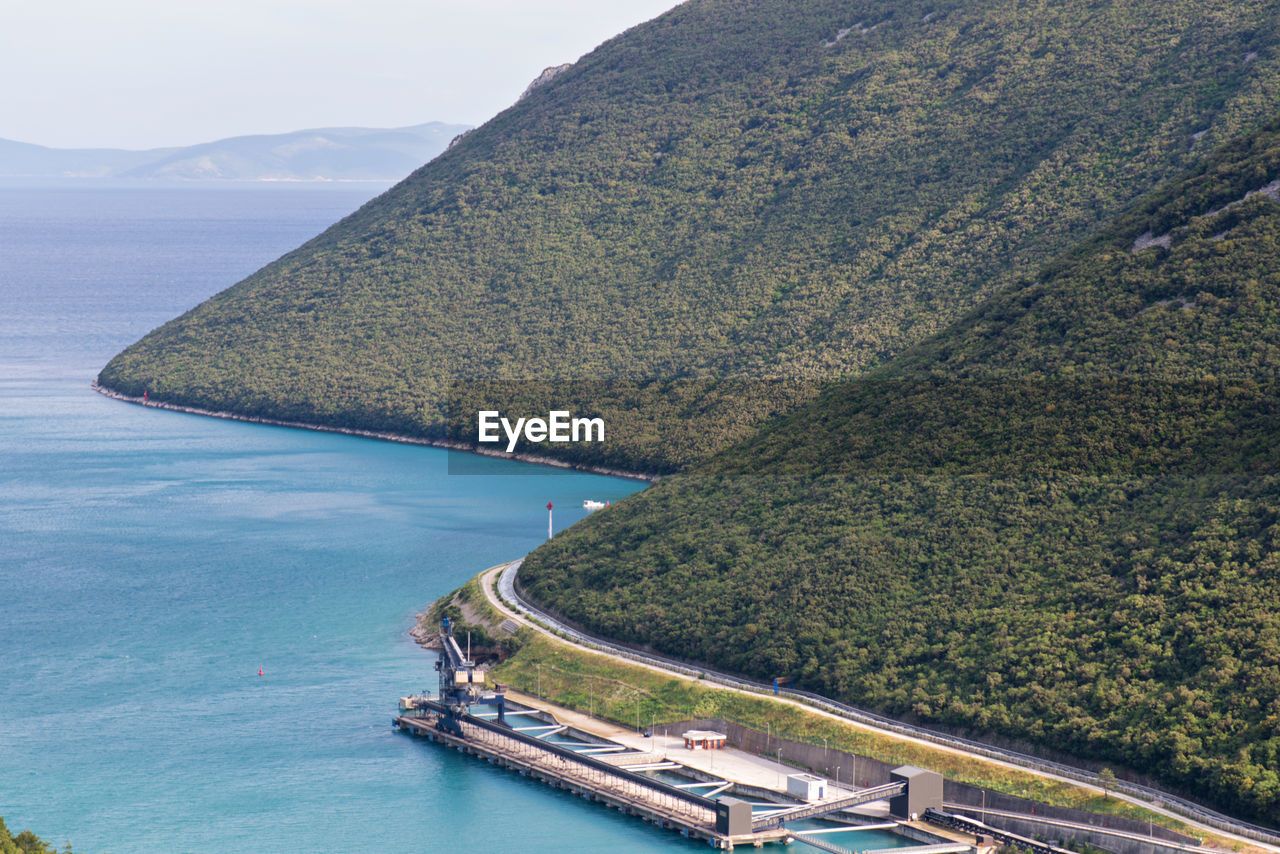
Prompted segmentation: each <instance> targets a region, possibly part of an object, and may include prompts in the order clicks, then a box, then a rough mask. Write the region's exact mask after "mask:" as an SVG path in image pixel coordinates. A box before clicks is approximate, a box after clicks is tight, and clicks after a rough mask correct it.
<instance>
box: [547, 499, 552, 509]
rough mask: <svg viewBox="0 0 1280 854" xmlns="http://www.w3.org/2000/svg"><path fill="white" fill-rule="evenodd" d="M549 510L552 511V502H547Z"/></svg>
mask: <svg viewBox="0 0 1280 854" xmlns="http://www.w3.org/2000/svg"><path fill="white" fill-rule="evenodd" d="M547 509H548V510H550V509H551V502H550V501H548V502H547Z"/></svg>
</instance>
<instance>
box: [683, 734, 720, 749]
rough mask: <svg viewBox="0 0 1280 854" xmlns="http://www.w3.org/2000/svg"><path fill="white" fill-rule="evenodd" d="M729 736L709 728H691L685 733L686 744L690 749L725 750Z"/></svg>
mask: <svg viewBox="0 0 1280 854" xmlns="http://www.w3.org/2000/svg"><path fill="white" fill-rule="evenodd" d="M728 737H729V736H727V735H725V734H724V733H722V732H716V731H714V730H709V729H691V730H689V731H688V732H686V733H685V734H684V746H685V747H687V748H688V749H689V750H723V749H724V743H725V739H727V738H728Z"/></svg>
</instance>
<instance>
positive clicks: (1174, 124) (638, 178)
mask: <svg viewBox="0 0 1280 854" xmlns="http://www.w3.org/2000/svg"><path fill="white" fill-rule="evenodd" d="M1276 12H1277V8H1276V6H1275V4H1274V3H1273V2H1260V0H1207V2H1203V1H1202V0H1195V2H1192V0H1169V2H1164V3H1159V4H1151V3H1145V2H1138V0H1117V2H1111V3H1106V4H1097V3H1087V2H1084V0H1066V2H1058V3H1052V4H1048V3H1040V2H1020V0H986V2H963V3H962V2H957V0H947V1H946V2H935V0H909V2H900V1H899V0H859V2H848V0H805V2H798V1H797V2H786V3H778V2H773V0H768V2H766V0H690V2H687V3H685V4H684V5H682V6H680V7H678V8H676V9H674V10H672V11H671V12H669V13H667V14H665V15H663V16H661V17H659V18H657V19H655V20H654V21H651V22H649V23H647V24H644V25H641V26H639V27H636V28H633V29H632V30H630V31H628V32H626V33H624V34H622V35H621V36H619V37H617V38H615V39H613V40H612V41H610V42H608V43H606V44H605V45H603V46H601V47H600V48H598V49H597V50H596V51H594V52H592V53H591V54H589V55H588V56H586V57H584V58H583V59H581V60H580V61H578V62H577V63H576V64H575V65H574V66H573V67H572V68H570V69H568V70H566V71H564V72H563V73H561V74H559V75H558V76H556V77H555V79H554V80H552V81H551V82H550V83H548V84H547V85H545V86H541V87H538V88H537V89H535V90H534V91H532V92H531V93H530V94H529V96H528V97H527V98H525V99H523V100H521V101H520V102H519V103H517V104H515V105H514V106H513V107H511V108H510V109H508V110H507V111H505V112H503V113H502V114H500V115H499V116H497V117H496V118H494V119H493V120H492V121H490V122H489V123H487V124H486V125H484V126H483V127H481V128H478V129H476V130H475V131H473V132H471V133H470V134H468V135H467V136H466V137H465V138H464V139H462V140H461V141H460V142H459V143H458V144H456V145H455V146H453V148H452V149H450V150H449V151H448V152H446V153H445V154H443V155H442V156H440V157H438V158H436V159H435V160H434V161H433V162H431V163H430V164H428V165H427V166H425V167H424V168H422V169H421V170H419V171H418V172H416V173H414V174H413V175H412V176H411V177H410V178H409V179H407V180H406V181H404V182H403V183H401V184H400V185H398V186H397V187H395V188H394V189H392V190H391V191H390V192H388V193H387V194H385V195H384V196H382V197H380V198H378V199H376V200H374V201H373V202H371V203H369V204H368V205H367V206H366V207H364V208H363V209H362V210H360V211H359V212H357V213H356V214H354V215H352V216H351V217H349V218H348V219H346V220H344V221H343V222H341V223H339V224H337V225H336V226H334V227H333V228H331V229H330V230H329V231H327V232H326V233H324V234H323V235H321V236H319V237H317V238H316V239H314V240H312V241H311V242H309V243H307V244H306V245H304V246H302V247H300V248H299V249H298V250H296V251H294V252H292V253H290V254H289V255H287V256H285V257H284V258H282V259H280V260H279V261H277V262H275V263H273V264H271V265H269V266H268V267H266V268H265V269H263V270H262V271H260V272H259V273H257V274H255V275H254V276H251V277H250V278H249V279H247V280H246V281H244V282H242V283H240V284H238V285H236V286H235V287H233V288H230V289H229V290H227V291H225V292H224V293H222V294H219V295H218V296H216V297H214V298H213V299H211V300H209V301H208V302H206V303H204V304H203V305H201V306H199V307H197V308H196V309H194V310H192V311H191V312H189V313H187V314H186V315H184V316H182V317H180V318H178V319H176V320H174V321H172V322H170V323H168V324H166V325H165V326H163V327H161V328H160V329H158V330H156V331H155V332H153V333H151V334H150V335H148V336H147V337H146V338H144V339H143V340H142V341H140V342H138V343H137V344H135V345H134V346H132V347H130V348H129V349H127V350H126V351H125V352H123V353H121V354H120V355H119V356H117V357H116V358H115V359H113V360H112V361H111V363H110V364H109V365H108V366H107V367H106V368H105V369H104V370H103V371H102V374H101V376H100V382H101V384H102V385H104V386H106V387H109V388H112V389H116V390H118V391H122V392H126V393H131V394H136V395H140V394H142V392H143V391H144V390H146V391H148V392H149V395H150V397H151V399H153V400H162V401H169V402H173V403H178V404H187V405H195V406H201V407H207V408H211V409H220V410H230V411H233V412H238V413H241V414H245V415H262V416H269V417H276V418H284V419H291V420H300V421H307V422H313V423H320V424H328V425H341V426H348V427H357V428H368V429H377V430H393V431H399V432H402V433H406V434H411V435H417V436H436V437H439V436H443V435H445V434H447V433H452V434H453V435H455V436H457V437H461V438H464V439H465V438H469V437H471V436H474V430H473V428H469V425H470V422H471V420H473V419H474V413H475V411H476V409H477V408H481V407H484V408H491V407H492V408H499V409H503V410H511V411H518V414H520V415H532V414H536V413H538V412H540V411H545V410H546V409H548V408H550V407H552V406H555V407H567V408H571V409H573V410H574V411H575V412H578V413H581V414H592V415H594V414H599V415H603V416H604V417H605V418H606V421H607V423H608V424H609V433H608V441H607V442H606V443H604V444H603V445H573V446H567V447H568V449H569V450H567V451H564V450H563V449H564V448H565V447H566V446H551V447H549V448H548V447H547V446H541V447H540V448H539V449H538V450H540V451H543V452H548V453H565V454H566V455H567V456H570V457H571V458H573V459H575V460H577V461H579V462H584V463H596V464H609V465H615V466H622V467H626V468H630V469H633V470H643V471H659V472H662V471H671V470H674V469H678V468H681V467H683V466H685V465H687V464H689V463H691V462H694V461H697V460H700V459H704V458H706V457H707V456H708V455H709V454H711V453H712V452H714V451H715V450H717V449H719V448H723V447H727V446H728V445H730V444H732V443H733V442H735V441H738V440H741V439H743V438H745V437H746V436H749V435H750V434H751V432H752V431H753V430H754V428H755V427H756V426H757V425H758V424H760V423H761V422H762V421H763V420H764V419H766V418H768V417H770V416H771V415H774V414H776V413H778V412H780V411H786V410H789V409H791V408H793V407H794V406H796V405H798V404H799V403H802V402H803V401H804V400H807V399H810V398H811V397H812V396H813V395H814V394H815V393H817V391H818V390H819V389H821V388H822V387H823V386H824V385H825V384H826V383H828V382H829V381H831V380H833V379H835V378H839V377H846V376H849V375H853V374H856V373H858V372H861V371H863V370H865V369H866V368H868V367H871V366H874V365H876V364H878V363H882V362H883V361H885V360H886V359H888V358H890V357H891V356H892V355H893V354H895V353H897V352H899V351H901V350H902V349H904V348H905V347H907V346H908V345H910V344H912V343H914V342H918V341H919V340H921V339H922V338H924V337H926V336H927V335H929V334H932V333H935V332H937V331H939V330H941V329H943V328H945V327H946V326H947V325H948V324H949V323H950V322H952V321H954V320H955V319H956V318H957V317H958V316H959V315H960V314H961V313H962V312H963V311H965V310H967V309H969V308H971V307H972V306H973V305H975V304H976V303H977V302H978V301H979V300H980V299H981V298H982V297H983V296H985V295H987V294H989V293H991V292H993V291H994V290H996V289H998V288H999V287H1000V286H1002V285H1003V284H1005V283H1007V282H1008V281H1009V280H1010V279H1011V277H1014V276H1017V275H1022V274H1025V273H1026V272H1027V271H1028V270H1032V269H1035V268H1036V267H1037V266H1038V265H1039V264H1040V263H1042V262H1043V261H1045V260H1046V259H1047V258H1049V257H1051V256H1053V255H1054V254H1055V253H1057V252H1059V251H1061V250H1062V249H1064V248H1065V247H1067V246H1068V245H1070V244H1071V243H1073V242H1075V241H1077V240H1079V239H1081V238H1082V237H1083V236H1085V235H1086V234H1087V233H1089V232H1090V231H1091V230H1092V229H1094V228H1096V227H1097V226H1098V224H1099V223H1101V222H1103V221H1105V220H1106V219H1108V218H1110V217H1111V216H1113V215H1115V214H1116V213H1117V212H1118V211H1120V210H1121V209H1122V208H1123V206H1124V205H1125V204H1127V203H1129V202H1130V201H1132V199H1133V198H1135V197H1136V196H1137V195H1138V194H1140V193H1141V192H1143V191H1144V190H1145V189H1146V188H1148V187H1150V186H1152V185H1153V183H1154V182H1155V181H1156V180H1157V179H1159V178H1162V177H1166V176H1168V175H1171V174H1174V173H1175V172H1176V171H1177V170H1178V169H1180V168H1183V167H1185V166H1186V165H1188V164H1189V163H1191V162H1193V161H1194V160H1195V159H1196V158H1197V157H1199V156H1201V155H1202V153H1203V152H1204V151H1207V150H1210V149H1211V148H1212V147H1213V146H1214V145H1216V144H1218V143H1220V142H1222V141H1224V140H1227V139H1230V138H1232V137H1233V136H1235V135H1236V134H1238V133H1240V132H1241V131H1243V130H1247V129H1249V128H1251V127H1255V126H1256V125H1257V123H1258V122H1260V121H1262V120H1263V119H1264V118H1265V117H1266V116H1267V115H1269V114H1270V111H1271V110H1272V109H1273V108H1274V106H1275V92H1276V91H1277V90H1278V89H1280V54H1278V53H1277V47H1278V44H1277V42H1278V40H1280V39H1278V34H1277V26H1278V23H1277V18H1278V16H1277V14H1276Z"/></svg>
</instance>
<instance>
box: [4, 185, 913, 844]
mask: <svg viewBox="0 0 1280 854" xmlns="http://www.w3.org/2000/svg"><path fill="white" fill-rule="evenodd" d="M378 189H379V188H376V187H356V188H350V189H332V188H330V189H315V188H305V187H279V186H271V187H230V188H227V187H218V188H195V187H187V188H152V187H147V188H142V187H137V188H118V187H117V188H111V187H108V186H105V185H104V186H92V185H89V186H85V185H77V184H68V185H63V186H49V187H35V186H15V185H9V186H6V185H0V816H3V817H4V819H5V820H6V822H7V823H8V825H9V827H10V828H11V829H12V830H14V831H15V832H16V831H17V830H19V829H27V828H29V829H31V830H34V831H35V832H37V833H38V834H39V835H40V836H42V837H44V838H45V839H46V840H50V841H53V842H55V843H57V844H61V843H62V842H63V841H66V840H69V841H71V842H72V844H73V845H74V847H75V850H76V851H77V852H90V854H96V852H103V851H109V852H114V854H122V852H133V851H137V852H181V851H193V852H259V851H272V852H329V851H354V852H373V851H387V852H409V851H441V850H475V851H479V850H505V851H520V852H575V851H583V852H586V851H591V852H656V851H663V852H670V851H692V850H701V849H702V846H701V845H696V844H694V843H690V842H687V841H685V840H683V839H681V838H679V837H677V836H676V835H675V834H673V833H671V832H670V831H662V830H658V829H655V828H653V827H651V826H649V825H647V824H644V823H642V822H640V821H638V820H636V819H631V818H625V817H622V816H620V815H619V814H618V813H616V812H611V811H609V810H607V809H604V808H602V807H600V806H597V805H592V804H589V803H586V802H583V801H582V800H580V799H577V798H574V797H572V796H570V795H568V794H566V793H563V792H557V791H552V790H550V789H547V788H545V787H543V786H542V785H540V784H536V783H532V782H529V781H527V780H526V779H524V778H521V777H519V776H517V775H515V774H512V773H510V772H507V771H503V770H500V769H495V768H493V767H491V766H489V765H486V764H483V763H480V762H477V761H475V760H474V759H472V758H468V757H463V756H460V755H458V754H456V753H453V752H448V751H445V750H443V749H440V748H437V747H435V746H434V745H431V744H429V743H426V742H423V741H421V740H414V739H411V738H409V737H407V736H403V735H397V734H395V733H393V731H392V728H391V718H392V715H393V714H394V712H395V708H396V698H397V697H399V696H400V695H402V694H404V693H406V692H408V691H410V690H420V689H422V688H425V687H428V686H429V685H431V683H432V676H433V675H434V673H433V671H432V669H431V664H432V660H433V659H432V656H431V655H430V654H428V653H426V652H423V651H421V650H419V649H418V648H417V647H416V646H415V645H414V644H413V643H412V642H410V640H409V639H408V637H407V635H406V632H407V630H408V629H409V628H410V627H411V625H412V622H413V615H414V614H415V613H416V612H417V611H419V610H421V609H422V608H423V607H424V606H426V605H427V604H429V603H430V602H431V601H432V600H433V599H434V598H436V597H437V596H439V595H441V594H443V593H445V592H447V591H448V590H450V589H452V588H454V587H456V586H458V585H459V584H460V583H462V582H463V581H465V580H466V579H467V578H469V577H471V576H472V575H474V574H475V573H476V572H478V571H479V570H481V569H484V568H485V567H488V566H491V565H493V564H495V563H498V562H500V561H502V560H504V559H509V558H513V557H518V556H520V555H522V554H524V553H526V552H528V551H529V550H530V549H531V548H533V547H534V546H536V545H537V544H538V543H539V542H540V541H541V539H542V538H543V537H545V533H546V517H545V516H544V515H543V514H544V513H545V509H544V507H545V504H546V502H547V501H554V502H555V503H556V504H557V506H558V507H560V508H565V510H564V511H563V512H561V511H560V510H557V513H556V522H557V527H563V526H565V525H567V524H570V523H572V522H574V521H577V520H578V519H579V518H581V516H582V511H581V510H580V509H576V508H580V507H581V504H582V500H583V499H584V498H595V499H600V500H605V499H610V500H615V501H616V500H618V499H619V498H622V497H624V496H625V495H627V494H629V493H631V492H634V491H635V490H636V489H638V488H639V486H640V485H639V484H638V483H637V482H634V481H627V480H619V479H612V478H605V477H599V476H594V475H584V474H574V473H569V474H566V473H560V472H552V471H549V470H538V471H539V472H542V471H545V472H546V473H545V474H542V473H538V474H535V475H533V476H530V475H529V474H528V471H529V469H528V468H527V467H524V466H522V465H521V464H519V463H505V462H501V461H493V462H492V466H493V468H494V470H495V471H499V472H503V473H502V474H497V475H491V476H477V475H470V476H468V475H450V474H449V473H448V471H447V465H446V459H447V456H446V454H445V453H444V452H442V451H438V450H434V449H427V448H420V447H411V446H402V445H396V444H391V443H383V442H377V441H372V440H363V439H355V438H349V437H343V436H335V435H328V434H323V433H313V432H309V431H300V430H289V429H283V428H273V427H263V426H254V425H247V424H241V423H236V422H232V421H222V420H217V419H210V418H200V417H197V416H189V415H182V414H177V413H169V412H164V411H160V410H147V409H142V408H141V407H137V406H132V405H127V404H122V403H117V402H114V401H111V400H108V399H107V398H104V397H102V396H100V395H98V394H95V393H93V392H92V391H90V389H89V383H90V381H91V380H92V378H93V377H94V376H95V375H96V373H97V371H98V370H99V369H100V368H101V367H102V365H103V364H105V363H106V361H107V360H108V359H109V358H110V357H111V356H112V355H114V354H115V353H116V352H117V351H118V350H120V349H121V348H123V347H124V346H125V345H127V344H129V343H130V342H132V341H133V340H135V339H136V338H138V337H139V336H141V335H142V334H143V333H145V332H147V331H148V330H150V329H152V328H153V327H155V326H157V325H159V324H160V323H162V322H163V321H165V320H167V319H169V318H170V317H173V316H175V315H176V314H178V313H180V312H182V311H184V310H186V309H187V308H189V307H191V306H193V305H195V304H196V303H198V302H200V301H201V300H203V299H205V298H206V297H208V296H210V295H212V294H214V293H215V292H217V291H219V290H221V289H222V288H224V287H226V286H228V285H231V284H233V283H234V282H236V281H237V280H238V279H240V278H241V277H243V276H244V275H246V274H248V273H250V272H252V271H253V270H254V269H256V268H257V267H259V266H261V265H262V264H264V263H266V262H267V261H269V260H271V259H273V258H275V257H276V256H278V255H280V254H281V253H283V252H285V251H287V250H288V249H290V248H292V247H294V246H296V245H298V244H299V243H300V242H302V241H303V240H305V239H307V238H308V237H310V236H312V235H314V234H316V233H318V232H319V231H320V230H321V229H322V228H323V227H324V226H326V225H327V224H329V223H331V222H334V221H336V220H337V219H339V218H340V217H342V216H343V215H345V214H347V213H349V212H351V211H353V210H354V209H355V208H356V207H358V206H359V205H360V204H361V203H363V202H364V201H365V200H367V199H368V198H370V197H371V196H372V195H374V194H375V193H376V192H377V191H378ZM506 473H509V474H506ZM516 473H520V474H521V476H513V475H514V474H516ZM259 668H262V671H263V675H262V676H259V675H258V670H259ZM880 844H888V843H885V842H881V843H880ZM860 847H868V846H867V845H862V846H860Z"/></svg>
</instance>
